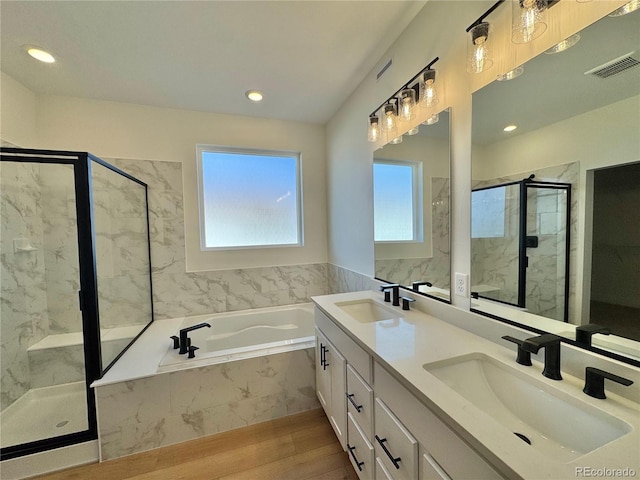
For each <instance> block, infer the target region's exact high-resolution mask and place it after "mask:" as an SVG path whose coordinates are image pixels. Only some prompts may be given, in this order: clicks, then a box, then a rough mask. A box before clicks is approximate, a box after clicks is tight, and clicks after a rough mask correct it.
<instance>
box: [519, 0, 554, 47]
mask: <svg viewBox="0 0 640 480" xmlns="http://www.w3.org/2000/svg"><path fill="white" fill-rule="evenodd" d="M547 6H548V2H547V0H511V41H512V42H513V43H528V42H530V41H532V40H534V39H536V38H538V37H539V36H540V35H542V34H543V33H544V32H545V31H546V30H547Z"/></svg>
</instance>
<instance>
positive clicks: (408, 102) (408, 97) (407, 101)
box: [400, 88, 416, 120]
mask: <svg viewBox="0 0 640 480" xmlns="http://www.w3.org/2000/svg"><path fill="white" fill-rule="evenodd" d="M415 116H416V92H415V90H414V89H413V88H405V89H404V90H402V91H401V92H400V118H401V119H402V120H411V119H413V118H415Z"/></svg>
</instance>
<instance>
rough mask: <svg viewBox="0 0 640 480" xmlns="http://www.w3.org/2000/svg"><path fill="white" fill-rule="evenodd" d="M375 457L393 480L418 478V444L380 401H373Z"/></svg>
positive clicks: (413, 479)
mask: <svg viewBox="0 0 640 480" xmlns="http://www.w3.org/2000/svg"><path fill="white" fill-rule="evenodd" d="M375 426H376V427H375V433H376V434H375V449H376V457H378V458H381V459H382V463H383V464H384V465H385V466H386V467H387V470H388V471H389V473H390V474H391V476H392V477H393V478H394V479H395V480H415V479H416V478H418V442H417V440H416V439H415V438H414V437H413V435H411V433H409V431H408V430H407V429H406V428H405V427H404V425H402V423H400V421H399V420H398V419H397V418H396V416H395V415H394V414H393V413H392V412H391V410H389V408H388V407H387V406H386V405H385V404H384V402H383V401H382V400H380V399H379V398H376V401H375Z"/></svg>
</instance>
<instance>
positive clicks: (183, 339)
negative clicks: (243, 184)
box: [178, 323, 211, 355]
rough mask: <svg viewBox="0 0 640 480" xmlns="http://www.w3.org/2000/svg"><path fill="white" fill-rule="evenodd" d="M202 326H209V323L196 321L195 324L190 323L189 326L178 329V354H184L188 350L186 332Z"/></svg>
mask: <svg viewBox="0 0 640 480" xmlns="http://www.w3.org/2000/svg"><path fill="white" fill-rule="evenodd" d="M204 327H208V328H211V325H209V324H208V323H198V324H197V325H191V326H190V327H187V328H183V329H181V330H180V351H179V352H178V353H179V354H180V355H184V354H185V353H187V352H188V351H189V346H190V345H189V343H190V342H189V338H188V337H187V334H188V333H189V332H191V331H192V330H197V329H199V328H204Z"/></svg>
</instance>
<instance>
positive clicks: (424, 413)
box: [374, 362, 504, 480]
mask: <svg viewBox="0 0 640 480" xmlns="http://www.w3.org/2000/svg"><path fill="white" fill-rule="evenodd" d="M374 378H375V385H374V387H375V394H376V416H375V428H376V434H378V430H379V427H380V428H381V425H380V424H379V420H378V419H379V418H384V417H385V415H380V417H379V415H378V410H379V409H378V406H379V405H380V406H381V407H384V410H383V409H381V411H384V412H385V414H386V416H389V415H392V416H393V417H392V420H393V421H395V422H397V423H398V425H399V426H398V430H401V428H400V427H402V428H404V427H405V426H409V428H410V431H409V430H407V429H406V428H405V430H406V432H402V433H403V434H404V435H405V436H411V438H413V439H414V440H415V441H416V442H417V443H418V444H419V446H418V445H412V448H411V450H410V453H403V452H402V451H401V450H400V448H401V447H398V449H397V450H396V451H398V452H400V453H395V452H396V451H393V452H392V454H393V455H399V456H401V458H402V455H404V456H405V458H407V462H406V464H407V465H406V467H408V466H409V463H411V466H412V468H416V467H415V464H416V463H417V464H418V465H419V466H418V467H417V468H418V471H419V475H415V476H414V477H409V478H419V479H420V480H427V479H429V480H431V479H437V480H441V479H445V480H448V479H454V480H457V479H469V480H493V479H501V478H504V477H503V476H502V475H500V474H499V473H498V472H497V471H496V470H495V469H494V468H493V467H492V466H491V465H490V464H489V463H488V462H487V461H486V460H485V459H484V458H482V457H481V456H480V455H479V454H478V453H477V452H476V451H475V450H474V449H472V448H471V447H470V446H469V445H467V443H465V442H464V441H463V440H462V439H461V438H460V437H459V436H458V435H457V434H456V433H455V432H453V431H452V430H451V429H450V428H449V427H448V426H447V425H445V424H444V423H443V422H442V421H441V420H440V419H439V418H438V417H437V416H436V415H435V414H434V413H433V412H432V411H431V410H429V409H428V408H427V407H426V406H425V405H424V404H423V403H422V402H420V401H419V400H418V399H417V398H416V397H415V396H414V395H413V394H412V393H411V392H410V391H409V390H407V389H406V388H405V387H404V386H403V385H402V384H401V383H400V382H399V381H398V380H396V379H395V378H393V376H392V375H391V374H389V372H387V370H386V369H385V368H384V367H382V366H381V365H380V364H378V363H377V362H376V363H375V364H374ZM385 421H386V420H385ZM383 433H384V432H383ZM398 437H399V438H400V445H401V444H402V443H401V442H402V436H401V435H400V434H398ZM405 442H408V439H407V440H405ZM405 451H407V452H409V449H408V447H405ZM418 452H420V453H421V455H420V457H418ZM376 457H380V454H379V453H378V445H376ZM403 461H404V459H403V460H402V461H400V462H399V463H400V464H401V463H403ZM414 462H415V463H414ZM387 470H388V471H389V473H390V474H391V475H392V476H393V475H394V471H393V470H392V469H391V468H389V466H388V465H387ZM396 470H398V469H396ZM392 478H394V479H397V478H407V477H406V476H400V477H395V476H393V477H392Z"/></svg>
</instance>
